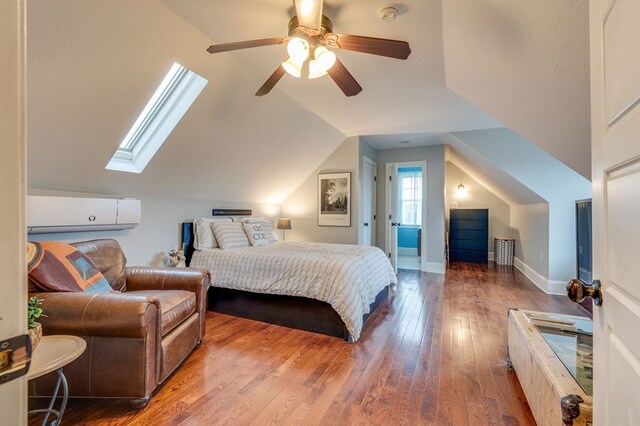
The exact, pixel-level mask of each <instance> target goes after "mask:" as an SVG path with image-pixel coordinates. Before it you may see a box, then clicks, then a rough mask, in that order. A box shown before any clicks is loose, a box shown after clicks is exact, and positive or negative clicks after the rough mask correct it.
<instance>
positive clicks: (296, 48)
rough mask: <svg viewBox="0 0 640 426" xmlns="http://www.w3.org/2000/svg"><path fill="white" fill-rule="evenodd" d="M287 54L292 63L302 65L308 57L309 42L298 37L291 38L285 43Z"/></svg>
mask: <svg viewBox="0 0 640 426" xmlns="http://www.w3.org/2000/svg"><path fill="white" fill-rule="evenodd" d="M287 53H289V57H290V58H291V59H293V60H294V61H296V62H299V63H303V62H304V61H306V60H307V58H308V57H309V42H307V40H305V39H303V38H300V37H293V38H292V39H291V40H289V43H287Z"/></svg>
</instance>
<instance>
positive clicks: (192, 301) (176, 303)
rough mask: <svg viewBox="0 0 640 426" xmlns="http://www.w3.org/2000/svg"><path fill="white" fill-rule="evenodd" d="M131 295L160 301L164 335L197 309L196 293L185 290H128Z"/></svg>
mask: <svg viewBox="0 0 640 426" xmlns="http://www.w3.org/2000/svg"><path fill="white" fill-rule="evenodd" d="M127 294H128V295H130V296H140V297H146V298H148V299H152V300H157V301H158V302H159V303H160V311H161V319H160V321H161V323H162V336H163V337H164V336H166V335H167V334H169V332H170V331H172V330H173V329H174V328H176V327H177V326H178V325H180V324H181V323H182V322H183V321H184V320H186V319H187V318H189V317H190V316H191V315H193V314H194V313H195V311H196V295H195V293H193V292H191V291H185V290H145V291H128V292H127Z"/></svg>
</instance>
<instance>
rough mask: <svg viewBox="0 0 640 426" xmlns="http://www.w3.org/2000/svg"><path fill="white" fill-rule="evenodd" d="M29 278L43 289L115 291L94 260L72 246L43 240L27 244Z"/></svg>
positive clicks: (89, 291) (88, 291)
mask: <svg viewBox="0 0 640 426" xmlns="http://www.w3.org/2000/svg"><path fill="white" fill-rule="evenodd" d="M27 255H28V265H27V272H28V274H29V280H30V281H31V282H33V283H34V284H35V285H36V286H37V287H39V288H41V289H42V290H44V291H77V292H86V293H107V292H110V291H113V289H112V288H111V286H110V285H109V282H108V281H107V279H106V278H105V277H104V275H102V272H100V270H99V269H98V267H97V266H96V264H95V263H93V261H92V260H91V259H90V258H89V257H88V256H87V255H86V254H84V253H82V252H81V251H79V250H78V249H76V248H75V247H73V246H72V245H69V244H65V243H61V242H58V241H42V242H39V243H36V242H34V243H29V244H28V245H27Z"/></svg>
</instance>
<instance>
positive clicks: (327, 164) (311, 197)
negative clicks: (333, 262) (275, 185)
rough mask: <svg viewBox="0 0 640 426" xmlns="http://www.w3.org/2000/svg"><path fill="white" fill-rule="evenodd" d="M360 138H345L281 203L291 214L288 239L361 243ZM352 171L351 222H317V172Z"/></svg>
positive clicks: (282, 212)
mask: <svg viewBox="0 0 640 426" xmlns="http://www.w3.org/2000/svg"><path fill="white" fill-rule="evenodd" d="M359 160H360V139H359V138H358V137H357V136H354V137H350V138H347V139H345V141H344V142H343V143H342V144H341V145H340V146H339V147H338V148H337V149H336V150H335V151H334V152H333V153H332V154H331V155H329V157H328V158H327V159H326V160H324V161H323V162H322V164H321V165H320V167H318V168H317V169H315V170H314V171H313V173H311V175H309V177H308V178H307V179H306V180H305V181H304V182H303V183H302V185H300V186H299V187H298V189H296V190H295V191H294V192H293V194H291V196H289V197H288V198H287V199H286V200H285V201H284V202H283V203H282V204H281V215H282V216H283V217H289V218H291V228H292V229H291V230H290V231H287V234H286V239H287V240H291V241H316V242H326V243H344V244H358V232H359V227H358V220H359V219H358V216H359V211H360V207H359V202H358V201H359V194H358V190H359V188H360V184H359V181H360V180H359V169H360V166H359V163H358V162H359ZM338 172H351V226H348V227H342V226H339V227H338V226H318V173H338Z"/></svg>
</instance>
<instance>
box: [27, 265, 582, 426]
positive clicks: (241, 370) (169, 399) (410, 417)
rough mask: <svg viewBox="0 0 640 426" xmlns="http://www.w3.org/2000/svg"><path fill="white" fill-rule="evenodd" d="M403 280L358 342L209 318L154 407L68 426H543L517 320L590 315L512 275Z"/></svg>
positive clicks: (92, 405)
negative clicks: (516, 346)
mask: <svg viewBox="0 0 640 426" xmlns="http://www.w3.org/2000/svg"><path fill="white" fill-rule="evenodd" d="M398 278H399V284H398V286H397V289H396V294H395V297H394V298H393V299H392V300H391V301H390V302H389V303H388V304H383V305H382V306H381V307H380V308H379V309H378V310H377V311H376V313H375V314H374V315H372V316H371V318H369V320H368V322H367V323H366V324H365V327H364V330H363V334H362V337H361V340H360V341H359V342H358V343H357V344H350V343H346V342H344V341H341V340H339V339H337V338H333V337H327V336H323V335H318V334H314V333H308V332H304V331H298V330H292V329H287V328H283V327H279V326H275V325H269V324H265V323H260V322H256V321H250V320H245V319H240V318H234V317H230V316H226V315H221V314H216V313H212V312H210V313H208V315H207V337H206V339H205V340H204V341H203V343H202V345H201V347H200V348H198V349H197V350H195V351H194V352H193V353H192V354H191V355H190V356H189V357H188V358H187V360H186V361H185V362H184V364H183V365H182V367H181V368H180V369H179V370H178V371H177V372H176V373H174V375H173V376H171V377H170V378H169V379H168V380H167V381H166V382H165V383H164V385H162V386H161V387H160V388H159V389H158V390H157V391H156V393H155V394H154V396H153V398H152V399H151V402H150V403H149V405H148V406H147V407H146V408H145V409H143V410H139V411H135V410H131V409H130V408H129V407H128V405H127V404H126V403H125V402H123V401H117V400H115V401H114V400H71V401H70V403H69V406H68V407H67V412H66V413H65V416H64V419H63V423H64V424H65V425H72V424H91V425H96V424H105V425H106V424H108V425H211V424H216V425H218V424H222V425H224V424H229V425H245V424H255V425H264V424H286V425H291V424H304V425H327V424H331V425H333V424H335V425H348V424H349V425H350V424H367V425H368V424H384V425H396V424H407V425H413V424H416V425H417V424H432V425H533V424H535V422H534V420H533V417H532V415H531V412H530V410H529V407H528V405H527V402H526V400H525V397H524V395H523V393H522V390H521V388H520V385H519V383H518V381H517V378H516V376H515V374H514V373H512V372H509V370H508V369H507V366H506V362H505V360H506V356H507V311H508V309H509V308H510V307H518V308H522V309H534V310H542V311H553V312H560V313H567V314H578V315H581V314H582V313H581V312H583V311H578V308H577V307H576V305H574V304H572V303H571V302H569V300H568V299H567V298H566V297H560V296H548V295H546V294H544V293H543V292H542V291H540V290H539V289H538V288H537V287H535V286H534V285H533V284H531V283H530V282H529V281H528V280H527V279H526V278H525V277H524V276H523V275H522V274H521V273H520V272H519V271H517V270H516V269H514V268H512V267H496V266H495V265H494V264H491V265H490V266H486V265H479V264H468V263H458V264H452V265H450V267H449V268H448V269H447V273H446V275H437V274H428V273H421V272H419V271H409V270H401V271H400V272H399V274H398ZM113 373H114V374H117V370H116V369H114V371H113ZM42 405H44V404H43V402H42V401H41V400H33V401H31V406H30V407H31V408H34V407H35V406H38V407H41V406H42ZM40 419H41V417H37V416H36V417H32V418H30V420H29V423H30V424H33V425H35V424H39V422H38V420H40Z"/></svg>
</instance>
